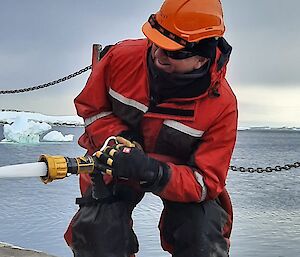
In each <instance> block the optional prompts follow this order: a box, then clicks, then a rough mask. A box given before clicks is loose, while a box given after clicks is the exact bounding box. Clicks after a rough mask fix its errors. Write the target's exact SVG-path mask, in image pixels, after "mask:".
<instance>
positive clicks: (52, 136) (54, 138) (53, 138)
mask: <svg viewBox="0 0 300 257" xmlns="http://www.w3.org/2000/svg"><path fill="white" fill-rule="evenodd" d="M73 138H74V135H71V134H69V135H65V136H64V135H63V134H62V133H61V132H59V131H55V130H54V131H50V132H49V133H48V134H47V135H45V136H44V137H43V141H49V142H70V141H73Z"/></svg>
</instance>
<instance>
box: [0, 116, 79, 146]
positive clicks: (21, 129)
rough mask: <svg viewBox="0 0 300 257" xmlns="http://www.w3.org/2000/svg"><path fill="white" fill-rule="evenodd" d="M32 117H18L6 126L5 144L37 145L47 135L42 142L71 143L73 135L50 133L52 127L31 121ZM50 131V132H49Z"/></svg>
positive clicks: (4, 128)
mask: <svg viewBox="0 0 300 257" xmlns="http://www.w3.org/2000/svg"><path fill="white" fill-rule="evenodd" d="M29 118H30V117H28V115H27V116H23V115H18V116H15V117H14V118H13V119H12V122H11V123H8V124H4V126H3V136H4V139H3V140H2V141H1V142H3V143H8V142H14V143H20V144H37V143H40V138H41V137H42V136H43V135H45V133H47V134H46V135H45V136H44V137H43V139H42V141H48V142H70V141H73V138H74V136H73V135H71V134H70V135H65V136H64V135H63V134H62V133H61V132H58V131H55V130H54V131H50V130H51V129H52V127H51V125H49V124H48V123H46V122H43V121H34V120H31V119H30V120H29ZM49 131H50V132H49Z"/></svg>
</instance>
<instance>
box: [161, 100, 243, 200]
mask: <svg viewBox="0 0 300 257" xmlns="http://www.w3.org/2000/svg"><path fill="white" fill-rule="evenodd" d="M236 133H237V108H236V102H235V103H234V104H232V106H231V107H228V108H226V109H225V110H224V111H223V112H222V113H221V114H220V116H219V117H218V118H217V120H216V121H215V122H214V124H213V125H212V126H211V127H210V128H209V129H208V130H207V131H206V132H205V134H204V135H203V137H202V141H201V143H200V144H199V146H198V148H197V149H196V151H195V153H194V156H193V157H192V159H193V160H192V165H191V166H186V165H175V164H173V163H170V162H169V163H167V164H168V165H169V167H170V178H169V181H168V182H167V184H166V186H165V187H164V188H163V190H162V191H161V192H160V193H158V195H159V196H161V197H162V198H165V199H167V200H170V201H176V202H201V201H204V200H209V199H215V198H216V197H217V196H218V195H219V194H220V193H221V192H222V191H223V189H224V187H225V180H226V177H227V173H228V168H229V165H230V159H231V156H232V152H233V148H234V145H235V140H236Z"/></svg>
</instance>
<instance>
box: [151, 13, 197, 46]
mask: <svg viewBox="0 0 300 257" xmlns="http://www.w3.org/2000/svg"><path fill="white" fill-rule="evenodd" d="M148 22H149V23H150V25H151V27H152V28H154V29H156V30H157V31H159V32H160V33H161V34H163V35H164V36H166V37H167V38H169V39H171V40H173V41H174V42H176V43H178V44H180V45H182V46H184V47H185V48H186V49H191V48H193V47H194V46H195V45H196V44H197V43H196V42H188V41H187V40H185V39H183V38H181V37H179V36H177V35H175V34H174V33H172V32H170V31H168V30H167V29H165V28H163V27H162V26H161V25H160V24H159V23H158V22H157V20H156V18H155V14H151V15H150V17H149V19H148Z"/></svg>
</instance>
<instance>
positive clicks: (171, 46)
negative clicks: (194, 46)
mask: <svg viewBox="0 0 300 257" xmlns="http://www.w3.org/2000/svg"><path fill="white" fill-rule="evenodd" d="M142 31H143V33H144V35H145V36H146V37H147V38H148V39H149V40H150V41H151V42H153V43H154V44H155V45H157V46H158V47H160V48H163V49H165V50H169V51H176V50H180V49H183V48H184V46H183V45H180V44H178V43H176V42H175V41H173V40H172V39H170V38H168V37H166V36H164V35H163V34H161V33H160V32H159V31H158V30H156V29H154V28H152V27H151V25H150V23H149V22H148V21H147V22H146V23H145V24H144V25H143V27H142Z"/></svg>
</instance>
